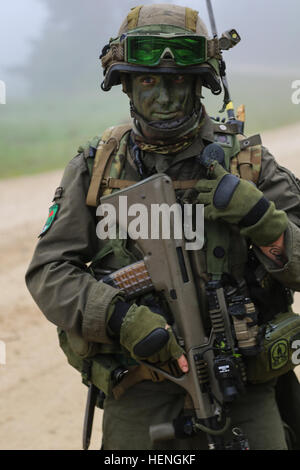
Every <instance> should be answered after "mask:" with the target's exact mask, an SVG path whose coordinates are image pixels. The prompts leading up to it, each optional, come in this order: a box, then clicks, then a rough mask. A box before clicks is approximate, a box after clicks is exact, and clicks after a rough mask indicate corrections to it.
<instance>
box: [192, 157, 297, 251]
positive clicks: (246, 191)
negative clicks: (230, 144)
mask: <svg viewBox="0 0 300 470" xmlns="http://www.w3.org/2000/svg"><path fill="white" fill-rule="evenodd" d="M210 171H211V173H210V175H211V178H212V179H202V180H199V181H198V182H197V184H196V185H195V189H196V190H197V191H198V192H199V194H198V196H197V202H198V203H199V204H204V206H205V207H204V217H205V219H207V220H217V219H222V220H224V221H225V222H227V223H229V224H238V225H239V227H240V232H241V234H242V235H243V236H245V237H249V238H250V239H251V240H252V242H253V243H254V244H255V245H258V246H269V245H270V244H271V243H273V242H274V241H276V240H277V239H278V238H279V237H280V235H281V234H282V233H283V232H284V231H285V230H286V228H287V225H288V218H287V215H286V213H285V212H284V211H280V210H277V209H276V207H275V204H274V203H273V202H270V201H268V199H266V198H265V197H264V195H263V193H262V192H261V191H260V190H259V189H257V187H256V186H255V185H254V184H253V183H251V182H249V181H246V180H242V179H240V178H238V177H237V176H235V175H232V174H230V173H228V172H227V171H226V170H224V168H223V167H222V166H221V165H220V164H219V163H218V162H216V161H214V162H213V163H212V167H211V170H210Z"/></svg>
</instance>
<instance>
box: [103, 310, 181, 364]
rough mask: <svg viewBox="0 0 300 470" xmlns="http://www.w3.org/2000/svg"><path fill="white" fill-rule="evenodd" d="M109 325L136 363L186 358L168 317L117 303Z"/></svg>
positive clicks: (108, 322) (109, 315)
mask: <svg viewBox="0 0 300 470" xmlns="http://www.w3.org/2000/svg"><path fill="white" fill-rule="evenodd" d="M107 325H108V330H109V331H112V332H113V333H114V334H115V335H119V336H120V344H121V345H122V346H124V347H125V348H126V349H127V350H128V351H129V352H130V354H131V357H133V358H134V359H137V360H141V359H147V361H149V362H153V363H158V362H166V361H168V360H170V359H172V358H174V359H179V357H180V356H182V354H184V351H183V349H182V348H181V347H180V346H179V344H178V343H177V341H176V338H175V336H174V333H173V332H172V329H171V328H170V327H169V328H168V329H166V320H165V319H164V317H162V316H161V315H159V314H157V313H154V312H152V311H151V310H150V309H149V308H148V307H146V306H145V305H141V306H138V305H136V304H133V305H129V304H127V303H126V302H122V301H117V302H116V303H115V305H114V309H113V310H112V311H110V312H109V314H108V321H107Z"/></svg>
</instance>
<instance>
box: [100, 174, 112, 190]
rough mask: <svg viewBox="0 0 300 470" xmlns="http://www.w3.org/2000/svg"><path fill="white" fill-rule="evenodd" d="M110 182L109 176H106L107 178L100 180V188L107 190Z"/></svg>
mask: <svg viewBox="0 0 300 470" xmlns="http://www.w3.org/2000/svg"><path fill="white" fill-rule="evenodd" d="M110 180H111V176H108V177H107V178H102V181H101V186H102V187H104V188H109V187H110V186H109V183H110Z"/></svg>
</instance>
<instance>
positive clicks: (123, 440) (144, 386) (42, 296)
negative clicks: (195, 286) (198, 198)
mask: <svg viewBox="0 0 300 470" xmlns="http://www.w3.org/2000/svg"><path fill="white" fill-rule="evenodd" d="M155 8H156V7H155ZM168 8H169V6H168ZM174 8H177V7H174ZM167 13H168V12H167ZM193 17H194V22H195V20H197V18H195V15H192V16H190V18H193ZM131 19H132V18H131ZM131 19H130V21H131ZM179 19H180V21H181V16H180V15H179ZM146 20H147V15H146V17H143V21H146ZM183 26H184V25H183ZM214 140H215V134H214V126H213V123H212V121H211V120H210V118H209V117H208V116H207V115H205V116H204V120H203V122H202V125H201V127H200V129H199V132H198V134H197V135H196V137H195V139H194V140H193V142H192V143H191V145H189V146H188V147H187V148H185V149H183V150H181V151H177V152H176V153H175V154H171V155H165V154H160V153H155V152H153V151H144V152H143V153H142V162H143V165H144V168H145V170H146V171H145V173H146V176H148V175H151V174H155V173H158V172H159V173H165V174H167V175H169V176H170V177H171V178H172V179H173V180H189V179H198V180H199V179H201V178H205V177H206V171H205V170H204V169H203V167H202V166H201V165H199V164H198V163H197V161H196V156H197V155H199V153H200V152H201V150H202V149H203V148H204V146H205V145H207V144H209V143H211V142H214ZM96 146H97V144H96ZM121 150H122V152H119V158H120V160H121V161H122V164H124V167H123V171H122V174H121V175H120V178H121V179H126V180H132V181H139V180H140V176H139V173H138V171H137V169H136V168H135V166H134V165H133V164H132V157H130V152H132V148H131V146H130V145H129V134H127V138H126V139H125V140H124V141H122V146H121ZM94 155H95V148H94V147H93V145H91V146H88V147H87V149H82V151H81V152H80V153H79V154H78V155H77V156H76V157H75V158H74V159H73V160H71V161H70V163H69V164H68V166H67V168H66V170H65V173H64V176H63V179H62V182H61V185H60V188H59V189H58V190H57V191H56V193H55V197H54V200H55V203H57V204H58V206H57V207H58V212H57V214H56V220H55V221H54V222H53V223H52V225H51V227H50V228H49V229H48V230H46V231H45V232H44V233H43V235H42V237H41V239H40V241H39V242H38V245H37V247H36V250H35V253H34V256H33V259H32V262H31V264H30V267H29V269H28V271H27V274H26V282H27V286H28V289H29V290H30V292H31V294H32V296H33V298H34V299H35V301H36V303H37V304H38V306H39V307H40V309H41V311H42V312H43V313H44V314H45V316H46V317H47V318H48V320H50V321H51V322H53V323H54V324H55V325H57V326H59V327H60V328H62V329H63V330H65V331H67V332H70V333H71V334H72V335H73V337H74V338H77V339H78V344H77V346H78V350H79V349H80V348H81V353H82V355H84V354H85V353H88V349H89V346H90V345H91V344H93V345H95V344H96V345H98V346H99V350H101V348H102V351H103V352H111V351H113V350H114V348H115V350H116V351H118V347H119V345H118V343H117V342H116V341H113V340H112V338H111V337H110V336H109V335H108V333H107V330H106V320H107V319H106V317H107V313H108V310H109V308H110V305H111V303H112V302H113V301H114V300H115V299H116V297H117V296H118V295H119V291H118V290H117V289H115V288H113V287H111V286H109V285H107V284H104V283H99V282H98V281H97V280H96V279H95V277H93V276H92V275H91V272H90V270H89V269H88V264H89V263H91V261H93V260H94V258H95V256H96V254H97V253H99V251H100V250H101V252H102V259H101V260H100V261H99V263H98V264H97V263H94V264H93V266H94V268H95V269H94V272H95V275H96V276H98V277H100V275H101V270H103V269H105V270H116V269H118V268H120V267H122V266H124V265H126V264H129V263H130V262H131V261H133V260H135V259H136V258H137V257H138V256H139V254H138V253H137V252H136V250H135V247H134V244H133V243H132V242H131V241H130V240H129V241H128V244H127V246H126V247H125V250H124V247H123V250H121V251H119V252H118V250H116V249H113V247H112V246H111V245H110V241H107V240H106V241H103V240H99V239H98V238H97V235H96V224H97V218H96V212H95V208H93V207H89V206H87V205H86V197H87V194H88V190H89V186H90V180H91V175H90V171H89V160H91V159H93V156H94ZM228 169H229V168H228ZM231 172H233V173H237V163H236V159H235V158H233V159H232V160H231ZM257 173H259V175H258V176H259V178H258V182H257V186H258V188H259V189H260V190H261V191H262V192H263V193H264V195H265V197H266V198H267V199H269V200H270V201H274V203H275V205H276V207H277V208H278V209H282V210H284V211H285V212H286V214H287V216H288V218H289V224H288V228H287V230H286V233H285V248H286V254H287V258H288V262H287V263H286V264H285V265H284V267H283V268H279V267H278V266H277V265H275V264H274V263H273V262H272V261H271V260H270V259H269V258H267V257H266V256H265V255H264V254H263V253H262V252H261V251H260V250H259V249H258V248H255V252H256V256H257V258H258V259H259V261H260V263H261V264H262V266H264V267H265V269H266V271H267V272H268V273H269V274H270V276H269V277H270V279H271V282H270V284H269V287H268V289H269V294H270V295H274V296H275V297H276V286H278V284H276V283H275V282H278V283H280V285H283V286H286V287H288V288H290V289H292V290H296V291H300V204H299V202H300V186H299V181H298V180H297V179H296V177H295V176H294V175H293V174H292V173H291V172H290V171H289V170H287V169H285V168H283V167H281V166H279V165H278V164H277V163H276V161H275V159H274V158H273V156H272V155H271V154H270V153H269V152H268V150H267V149H265V148H263V150H262V161H261V168H260V169H259V168H257ZM181 195H182V193H181V192H180V191H178V193H177V196H178V197H180V196H181ZM230 235H231V236H230V246H229V250H228V253H229V273H230V274H231V275H232V276H233V277H234V278H241V277H242V276H243V274H244V271H245V265H246V263H247V258H248V246H247V243H246V240H245V239H244V238H243V237H242V236H241V235H240V233H239V231H238V230H235V229H234V227H233V228H232V230H231V234H230ZM103 253H104V254H103ZM121 253H122V255H121ZM199 256H200V258H201V262H202V266H203V267H205V263H206V257H205V248H204V250H202V251H200V252H199ZM126 257H127V258H126ZM203 271H204V274H205V268H203ZM272 280H273V281H274V282H273V283H272ZM274 283H275V284H274ZM202 288H203V295H202V299H204V300H203V306H202V311H205V310H206V309H207V305H206V302H205V284H204V282H203V286H202ZM284 380H286V382H284ZM287 381H288V383H289V387H290V388H287V386H284V385H282V384H284V383H285V384H286V383H287ZM275 385H276V381H271V382H268V383H265V384H261V385H250V384H249V385H248V386H247V392H246V394H245V395H243V396H241V397H240V398H239V399H238V400H237V401H235V402H234V404H233V405H232V406H231V416H232V423H233V425H240V426H241V427H242V428H243V430H244V432H245V433H246V435H247V437H248V439H249V443H250V447H251V448H252V449H286V441H285V434H284V428H283V425H282V419H281V418H284V419H285V421H287V422H288V424H290V425H292V426H293V429H294V431H295V432H296V434H297V436H300V424H299V423H300V417H299V416H297V413H296V411H297V409H300V407H299V406H297V405H298V404H297V403H296V401H295V400H298V401H299V398H297V397H298V396H299V394H298V389H299V386H298V382H297V380H296V379H295V376H294V373H293V372H292V373H289V374H287V376H286V377H284V376H283V377H281V378H280V379H279V385H280V387H277V388H278V389H275ZM292 392H293V393H292ZM184 397H185V395H184V393H183V391H182V389H181V388H180V387H179V386H177V385H175V384H173V383H171V382H168V381H163V382H158V383H155V382H152V381H151V380H145V381H142V382H141V383H138V384H136V385H134V386H133V387H131V388H129V389H128V390H127V391H126V392H125V393H124V394H123V395H122V396H121V398H120V399H118V400H116V399H115V398H114V397H113V396H108V397H106V400H105V402H104V418H103V448H104V449H105V450H109V449H111V450H115V449H151V448H153V447H152V445H151V443H150V440H149V435H148V431H149V426H150V424H152V425H153V424H159V423H161V422H166V421H167V422H169V421H172V419H175V418H176V417H177V416H178V414H179V413H180V412H181V411H182V409H183V406H184ZM277 402H278V403H280V405H281V408H280V412H279V408H278V405H277ZM285 402H288V403H289V404H290V407H284V406H283V404H284V403H285ZM291 410H292V411H291ZM280 413H281V415H282V416H280ZM298 439H299V440H300V438H298ZM297 445H299V443H297ZM155 448H161V449H205V448H207V442H206V437H205V435H204V434H203V433H199V435H198V436H196V437H194V438H191V439H187V440H173V441H168V442H167V443H163V444H162V445H159V446H156V447H155Z"/></svg>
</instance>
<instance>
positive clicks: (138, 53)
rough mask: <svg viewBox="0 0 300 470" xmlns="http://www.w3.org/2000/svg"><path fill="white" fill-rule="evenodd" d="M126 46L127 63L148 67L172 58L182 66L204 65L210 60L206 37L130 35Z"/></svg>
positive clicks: (126, 40)
mask: <svg viewBox="0 0 300 470" xmlns="http://www.w3.org/2000/svg"><path fill="white" fill-rule="evenodd" d="M124 46H125V47H124V59H125V62H127V63H129V64H136V65H143V66H148V67H154V66H156V65H158V64H159V63H160V60H161V59H162V58H164V57H170V56H171V58H172V59H173V60H174V62H175V63H176V65H180V66H187V65H198V64H203V63H204V62H206V61H207V59H208V54H207V52H208V51H207V39H206V38H205V37H204V36H195V35H191V36H187V35H182V36H174V35H172V36H166V35H164V36H162V35H145V36H142V35H138V36H130V35H128V36H127V37H126V38H125V41H124Z"/></svg>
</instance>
